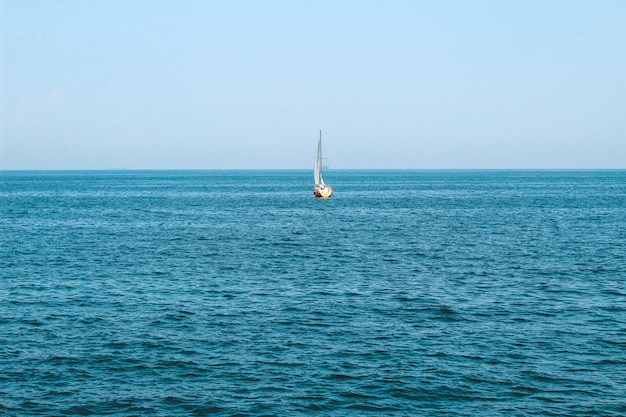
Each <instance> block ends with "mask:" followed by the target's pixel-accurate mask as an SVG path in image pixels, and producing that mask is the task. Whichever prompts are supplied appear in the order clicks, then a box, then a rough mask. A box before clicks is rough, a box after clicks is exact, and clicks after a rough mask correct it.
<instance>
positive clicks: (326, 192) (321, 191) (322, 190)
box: [313, 185, 333, 198]
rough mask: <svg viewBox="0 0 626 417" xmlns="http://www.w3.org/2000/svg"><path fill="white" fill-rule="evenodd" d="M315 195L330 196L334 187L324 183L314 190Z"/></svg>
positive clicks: (320, 196) (319, 196)
mask: <svg viewBox="0 0 626 417" xmlns="http://www.w3.org/2000/svg"><path fill="white" fill-rule="evenodd" d="M313 195H315V197H318V198H329V197H330V196H331V195H333V187H331V186H330V185H323V186H319V187H315V189H314V190H313Z"/></svg>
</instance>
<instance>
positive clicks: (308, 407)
mask: <svg viewBox="0 0 626 417" xmlns="http://www.w3.org/2000/svg"><path fill="white" fill-rule="evenodd" d="M326 177H327V178H326V179H327V181H328V182H329V183H330V184H332V185H333V187H334V188H335V195H334V196H333V198H331V199H328V200H316V199H315V198H313V194H312V184H311V182H312V179H311V173H310V172H308V171H154V172H141V171H117V172H116V171H107V172H95V171H85V172H79V171H72V172H9V171H5V172H0V181H1V183H0V239H1V240H0V244H1V246H0V414H2V415H9V416H22V415H34V416H62V415H111V416H133V415H135V416H172V415H176V416H204V415H211V416H213V415H215V416H233V415H239V416H260V415H268V416H269V415H276V416H294V415H316V416H348V415H349V416H352V415H376V416H378V415H385V416H413V415H429V416H430V415H437V416H446V415H448V416H504V415H506V416H581V415H602V416H623V415H626V171H328V172H327V173H326Z"/></svg>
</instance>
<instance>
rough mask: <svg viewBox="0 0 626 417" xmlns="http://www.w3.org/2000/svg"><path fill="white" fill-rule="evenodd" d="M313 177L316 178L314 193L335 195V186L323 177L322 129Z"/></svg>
mask: <svg viewBox="0 0 626 417" xmlns="http://www.w3.org/2000/svg"><path fill="white" fill-rule="evenodd" d="M313 177H314V179H315V188H314V189H313V194H314V195H315V197H321V198H328V197H330V196H331V195H333V187H331V186H330V185H328V184H325V183H324V178H322V131H321V130H320V140H319V141H318V142H317V152H316V153H315V163H314V165H313Z"/></svg>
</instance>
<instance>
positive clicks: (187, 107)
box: [0, 0, 626, 170]
mask: <svg viewBox="0 0 626 417" xmlns="http://www.w3.org/2000/svg"><path fill="white" fill-rule="evenodd" d="M320 129H321V130H322V134H323V140H324V153H325V155H326V157H327V158H328V159H327V162H328V165H329V167H330V168H331V169H334V168H336V169H509V168H510V169H544V168H547V169H578V168H582V169H596V168H618V169H623V168H626V1H623V0H616V1H609V0H588V1H577V0H564V1H558V0H541V1H533V0H507V1H501V0H491V1H490V0H483V1H470V0H467V1H460V0H459V1H455V0H437V1H427V0H412V1H401V0H379V1H367V0H354V1H351V0H333V1H324V0H310V1H288V0H283V1H273V0H263V1H254V0H246V1H238V0H223V1H220V0H214V1H199V0H197V1H191V0H155V1H147V0H146V1H141V0H123V1H122V0H107V1H99V0H91V1H80V0H71V1H68V0H55V1H47V0H39V1H38V0H30V1H21V0H0V169H5V170H7V169H9V170H13V169H118V168H125V169H312V166H313V157H314V153H315V149H316V145H317V138H318V136H319V130H320Z"/></svg>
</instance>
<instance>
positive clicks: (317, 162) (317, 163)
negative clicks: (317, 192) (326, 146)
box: [313, 130, 324, 186]
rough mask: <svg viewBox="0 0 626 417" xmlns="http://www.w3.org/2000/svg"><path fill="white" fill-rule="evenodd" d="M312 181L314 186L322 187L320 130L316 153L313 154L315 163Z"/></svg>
mask: <svg viewBox="0 0 626 417" xmlns="http://www.w3.org/2000/svg"><path fill="white" fill-rule="evenodd" d="M313 179H314V180H315V186H318V185H323V184H324V179H323V178H322V131H321V130H320V140H319V141H318V142H317V152H316V153H315V163H314V165H313Z"/></svg>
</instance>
